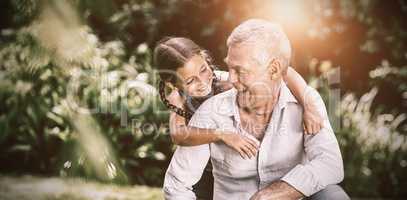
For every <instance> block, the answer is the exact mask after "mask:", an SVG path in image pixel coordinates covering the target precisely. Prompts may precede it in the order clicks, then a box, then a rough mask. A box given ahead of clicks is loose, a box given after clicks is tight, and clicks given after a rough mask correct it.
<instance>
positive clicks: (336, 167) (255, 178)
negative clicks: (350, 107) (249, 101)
mask: <svg viewBox="0 0 407 200" xmlns="http://www.w3.org/2000/svg"><path fill="white" fill-rule="evenodd" d="M308 90H309V92H310V93H311V94H312V95H314V96H315V97H316V99H317V101H316V102H315V104H316V105H317V107H318V108H319V112H320V114H321V116H322V117H323V119H324V127H323V128H322V129H321V130H320V132H319V133H318V134H316V135H304V133H303V127H302V120H303V119H302V116H303V110H302V107H301V105H300V104H298V102H297V100H296V99H295V98H294V96H293V95H292V94H291V92H290V90H289V89H288V88H287V86H286V85H285V84H284V83H282V84H281V89H280V96H279V99H278V102H277V104H276V105H275V107H274V109H273V113H272V116H271V120H270V123H269V124H268V127H267V130H266V132H265V134H264V137H263V139H262V141H261V143H260V148H259V151H258V153H257V155H256V157H252V158H251V159H246V160H245V159H243V158H241V157H240V155H239V154H238V153H237V152H236V151H235V150H233V149H232V148H230V147H228V146H226V145H225V144H224V143H222V142H216V143H211V144H205V145H200V146H193V147H181V146H178V147H177V149H176V151H175V153H174V155H173V157H172V160H171V163H170V165H169V167H168V169H167V172H166V175H165V180H164V193H165V199H167V200H184V199H185V200H186V199H196V197H195V194H194V193H193V191H192V186H193V185H194V184H195V183H197V182H198V181H199V179H200V177H201V176H202V172H203V170H204V168H205V166H206V163H207V162H208V160H209V159H211V162H212V165H213V176H214V200H230V199H233V200H239V199H242V200H248V199H249V198H250V197H251V196H252V195H253V194H254V193H255V192H257V191H258V190H260V189H262V188H264V187H266V186H268V185H269V184H271V183H272V182H273V181H277V180H283V181H285V182H287V183H288V184H290V185H291V186H293V187H294V188H296V189H297V190H298V191H300V192H301V193H303V194H304V195H305V196H310V195H312V194H314V193H316V192H318V191H320V190H321V189H323V188H325V187H326V186H327V185H329V184H337V183H339V182H341V181H342V179H343V174H344V172H343V161H342V156H341V153H340V150H339V145H338V142H337V140H336V138H335V134H334V132H333V130H332V128H331V125H330V123H329V119H328V115H327V112H326V108H325V105H324V102H323V101H322V98H321V97H320V95H319V94H318V92H317V91H316V90H314V89H312V88H309V89H308ZM236 94H237V91H236V90H235V89H231V90H229V91H226V92H223V93H221V94H218V95H216V96H214V97H212V98H210V99H208V100H207V101H205V102H204V103H203V104H202V105H201V106H200V107H199V109H198V110H197V111H196V113H195V114H194V116H193V117H192V119H191V121H190V123H189V125H190V126H194V127H199V128H210V129H221V130H229V131H233V132H235V133H236V134H243V135H246V136H248V137H251V138H253V139H255V138H254V137H253V136H251V134H249V133H247V132H245V131H244V130H243V129H242V128H241V126H240V116H239V111H238V106H237V103H236Z"/></svg>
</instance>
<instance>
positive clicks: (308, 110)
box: [303, 102, 323, 134]
mask: <svg viewBox="0 0 407 200" xmlns="http://www.w3.org/2000/svg"><path fill="white" fill-rule="evenodd" d="M303 118H304V123H303V127H304V132H305V134H316V133H318V132H319V131H320V130H321V128H322V127H323V119H322V117H321V115H320V113H319V112H318V109H317V108H316V106H315V105H314V103H313V102H307V104H306V106H304V115H303Z"/></svg>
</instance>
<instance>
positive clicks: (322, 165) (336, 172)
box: [282, 89, 344, 196]
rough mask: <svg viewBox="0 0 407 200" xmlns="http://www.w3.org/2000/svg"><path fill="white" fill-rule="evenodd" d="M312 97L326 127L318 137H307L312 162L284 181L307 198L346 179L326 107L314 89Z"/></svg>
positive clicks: (296, 170) (307, 148)
mask: <svg viewBox="0 0 407 200" xmlns="http://www.w3.org/2000/svg"><path fill="white" fill-rule="evenodd" d="M312 93H313V94H314V96H315V97H316V99H317V101H316V103H317V106H318V108H319V109H320V110H319V111H320V113H321V116H323V118H324V127H323V128H322V129H321V130H320V132H319V133H318V134H316V135H306V136H304V137H305V138H304V147H305V154H306V157H307V160H308V161H309V162H307V163H304V164H299V165H297V166H295V167H294V168H293V169H292V170H290V171H289V172H288V173H287V174H286V175H285V176H283V178H282V180H283V181H285V182H287V183H288V184H290V185H291V186H293V187H294V188H295V189H297V190H298V191H300V192H301V193H302V194H304V195H305V196H310V195H312V194H314V193H316V192H318V191H320V190H322V189H324V188H325V187H326V186H327V185H330V184H337V183H339V182H341V181H342V180H343V177H344V170H343V161H342V156H341V152H340V149H339V145H338V141H337V140H336V137H335V134H334V132H333V130H332V127H331V125H330V122H329V119H328V115H327V112H326V108H325V104H324V102H323V101H322V98H321V96H320V95H319V94H318V92H316V91H315V90H314V89H312Z"/></svg>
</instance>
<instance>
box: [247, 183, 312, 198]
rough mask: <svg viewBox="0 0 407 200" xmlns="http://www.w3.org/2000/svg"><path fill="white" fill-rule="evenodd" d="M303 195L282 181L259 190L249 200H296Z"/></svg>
mask: <svg viewBox="0 0 407 200" xmlns="http://www.w3.org/2000/svg"><path fill="white" fill-rule="evenodd" d="M302 197H304V195H303V194H302V193H301V192H299V191H298V190H296V189H295V188H294V187H292V186H291V185H289V184H288V183H286V182H284V181H276V182H273V183H272V184H270V185H269V186H267V187H265V188H263V189H261V190H259V191H258V192H257V193H256V194H254V195H253V196H252V198H251V199H250V200H275V199H281V200H298V199H300V198H302Z"/></svg>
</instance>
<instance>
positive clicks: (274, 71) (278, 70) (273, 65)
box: [267, 59, 283, 80]
mask: <svg viewBox="0 0 407 200" xmlns="http://www.w3.org/2000/svg"><path fill="white" fill-rule="evenodd" d="M282 67H283V65H282V63H281V61H280V60H279V59H273V60H271V62H270V64H269V66H268V67H267V70H268V73H269V75H270V77H271V80H275V79H277V78H280V77H281V75H282Z"/></svg>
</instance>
